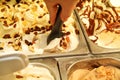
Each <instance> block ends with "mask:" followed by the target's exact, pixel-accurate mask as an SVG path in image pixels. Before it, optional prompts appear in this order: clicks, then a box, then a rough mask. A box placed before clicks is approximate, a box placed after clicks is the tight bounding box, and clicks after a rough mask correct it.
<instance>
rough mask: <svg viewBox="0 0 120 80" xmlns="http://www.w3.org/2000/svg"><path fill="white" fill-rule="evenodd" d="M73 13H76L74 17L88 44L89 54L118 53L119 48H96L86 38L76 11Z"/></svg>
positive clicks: (96, 46)
mask: <svg viewBox="0 0 120 80" xmlns="http://www.w3.org/2000/svg"><path fill="white" fill-rule="evenodd" d="M75 13H76V16H77V18H78V21H79V25H80V28H81V30H82V32H83V35H84V37H85V40H86V42H87V44H88V47H89V50H90V53H92V54H104V53H114V52H115V53H119V52H120V49H119V48H104V47H101V46H98V45H96V44H95V43H94V42H92V41H91V40H90V39H89V38H88V34H87V32H86V30H85V27H84V25H83V23H82V21H81V19H80V17H79V14H78V11H77V10H75ZM108 36H110V35H108Z"/></svg>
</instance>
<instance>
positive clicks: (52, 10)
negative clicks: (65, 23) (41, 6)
mask: <svg viewBox="0 0 120 80" xmlns="http://www.w3.org/2000/svg"><path fill="white" fill-rule="evenodd" d="M44 1H45V3H46V6H47V8H48V11H49V14H50V23H51V24H52V25H53V24H54V23H55V19H56V14H57V2H56V1H55V0H44Z"/></svg>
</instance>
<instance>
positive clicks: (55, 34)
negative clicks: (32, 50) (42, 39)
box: [47, 5, 63, 44]
mask: <svg viewBox="0 0 120 80" xmlns="http://www.w3.org/2000/svg"><path fill="white" fill-rule="evenodd" d="M60 12H61V6H60V5H59V7H58V12H57V15H56V21H55V24H54V26H53V28H52V31H51V33H50V34H49V36H48V38H47V44H49V43H50V42H51V40H53V39H55V38H60V37H62V36H63V33H62V28H61V26H62V24H63V21H62V20H61V18H60Z"/></svg>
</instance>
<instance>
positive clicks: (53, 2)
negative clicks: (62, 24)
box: [44, 0, 79, 25]
mask: <svg viewBox="0 0 120 80" xmlns="http://www.w3.org/2000/svg"><path fill="white" fill-rule="evenodd" d="M44 1H45V3H46V5H47V8H48V11H49V13H50V22H51V24H52V25H53V24H54V23H55V19H56V13H57V5H60V6H61V7H62V10H61V14H60V17H61V20H62V21H66V20H67V18H68V17H69V16H70V15H71V13H72V11H73V10H74V8H75V7H76V5H77V3H78V2H79V0H44Z"/></svg>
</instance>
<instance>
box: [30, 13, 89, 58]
mask: <svg viewBox="0 0 120 80" xmlns="http://www.w3.org/2000/svg"><path fill="white" fill-rule="evenodd" d="M73 17H74V20H75V28H76V29H77V30H78V31H79V34H78V36H79V45H78V47H77V48H76V49H75V50H72V51H69V52H61V51H59V52H52V53H51V52H44V53H43V54H32V55H28V56H29V58H31V59H32V58H43V57H64V56H74V55H87V54H88V53H90V52H89V48H88V45H87V43H86V40H85V38H84V34H83V32H82V30H81V28H80V25H79V21H78V18H77V17H76V15H75V12H74V15H73Z"/></svg>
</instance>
